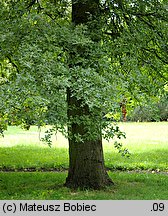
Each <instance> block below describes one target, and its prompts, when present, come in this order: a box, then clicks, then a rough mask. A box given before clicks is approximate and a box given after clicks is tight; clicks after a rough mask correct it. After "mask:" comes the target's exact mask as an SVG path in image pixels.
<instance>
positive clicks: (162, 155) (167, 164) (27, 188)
mask: <svg viewBox="0 0 168 216" xmlns="http://www.w3.org/2000/svg"><path fill="white" fill-rule="evenodd" d="M119 126H120V127H121V129H122V130H123V131H125V132H126V135H127V139H126V140H123V144H124V147H126V148H128V149H129V150H130V152H131V157H130V158H123V157H122V156H121V155H119V154H118V153H117V151H116V150H115V149H114V146H113V141H110V142H109V143H107V142H106V141H104V142H103V147H104V155H105V164H106V167H108V168H109V169H112V170H114V171H113V172H109V175H110V176H111V177H112V179H113V181H114V182H115V186H113V187H110V188H107V189H105V190H102V191H88V190H87V191H72V190H69V189H67V188H64V187H63V183H64V182H65V178H66V176H67V172H65V171H64V172H39V171H40V170H42V169H44V168H45V169H50V170H52V169H59V170H64V169H67V168H68V142H67V140H66V139H65V138H64V137H62V135H61V134H57V135H56V136H54V137H53V145H52V147H51V148H49V147H48V146H47V145H45V144H44V143H42V142H40V141H39V133H38V129H37V127H34V126H33V127H31V129H30V131H24V130H21V129H20V128H18V127H9V129H8V131H6V132H5V137H4V138H0V170H1V172H0V199H112V200H113V199H167V198H168V195H167V194H168V187H167V185H168V122H161V123H119ZM44 130H45V129H44V128H43V129H42V132H41V136H43V134H44ZM28 169H33V170H35V171H36V172H3V171H4V170H11V171H19V170H25V171H26V170H28ZM123 170H125V172H121V171H123ZM131 170H134V171H135V170H136V172H132V171H131ZM138 170H139V171H141V172H137V171H138ZM119 171H120V172H119ZM142 171H143V172H144V173H143V172H142Z"/></svg>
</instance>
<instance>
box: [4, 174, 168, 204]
mask: <svg viewBox="0 0 168 216" xmlns="http://www.w3.org/2000/svg"><path fill="white" fill-rule="evenodd" d="M109 175H110V177H111V178H112V179H113V181H114V183H115V185H114V186H111V187H107V188H105V189H104V190H100V191H98V190H97V191H96V190H84V191H80V190H70V189H68V188H66V187H64V186H63V184H64V182H65V179H66V176H67V172H60V173H57V172H47V173H44V172H33V173H28V172H26V173H25V172H9V173H4V172H0V180H1V181H0V191H1V193H0V199H1V200H12V199H15V200H26V199H27V200H34V199H36V200H46V199H48V200H92V199H93V200H120V199H124V200H131V199H137V200H139V199H141V200H143V199H144V200H146V199H149V200H152V199H153V200H154V199H162V200H164V199H167V194H168V189H167V185H168V177H167V176H166V175H162V174H160V175H157V174H149V173H143V174H142V173H129V172H109Z"/></svg>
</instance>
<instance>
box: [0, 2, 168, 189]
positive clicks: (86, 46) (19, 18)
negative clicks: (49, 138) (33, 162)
mask: <svg viewBox="0 0 168 216" xmlns="http://www.w3.org/2000/svg"><path fill="white" fill-rule="evenodd" d="M0 7H1V8H2V9H1V11H0V22H1V23H0V62H1V82H0V87H1V88H0V95H1V101H0V110H1V119H3V120H4V119H5V122H7V121H9V122H14V123H15V124H17V125H18V124H21V123H27V117H29V118H30V119H29V120H33V121H34V123H35V124H37V125H42V124H44V123H50V124H53V125H54V129H56V130H59V131H61V132H62V133H63V134H64V135H66V136H67V137H68V139H69V155H70V168H69V173H68V177H67V180H66V186H68V187H81V188H85V187H87V188H101V187H103V186H106V185H110V184H113V183H112V180H111V179H110V178H109V177H108V175H107V172H106V170H105V166H104V158H103V150H102V138H103V137H104V138H106V139H109V138H113V137H114V136H115V135H116V136H117V137H119V138H121V136H122V133H121V132H120V131H119V129H118V127H117V126H115V125H114V124H111V123H109V122H107V121H104V120H103V118H102V117H103V115H105V114H106V113H108V112H110V111H111V112H112V113H114V112H115V111H116V110H117V109H120V102H121V101H122V98H123V96H124V97H126V98H131V99H132V100H136V101H141V100H144V99H145V98H148V97H151V96H154V95H156V94H158V93H160V94H161V91H162V89H163V87H164V85H165V83H166V82H167V44H168V41H167V39H168V37H167V32H168V31H167V30H168V29H167V28H168V25H167V14H168V13H167V5H166V2H165V1H158V0H150V1H147V2H146V1H140V0H137V1H129V0H127V1H126V0H125V1H120V0H114V1H111V0H106V1H98V0H92V1H89V0H83V1H82V0H76V1H72V4H71V2H70V1H67V0H58V1H53V0H50V1H45V0H41V1H29V2H27V1H26V2H25V1H14V0H9V1H4V0H2V1H1V2H0ZM13 118H14V121H13V120H12V119H13ZM3 122H4V121H3ZM65 126H67V128H68V129H67V130H66V127H65ZM3 129H4V128H3ZM3 129H2V130H3Z"/></svg>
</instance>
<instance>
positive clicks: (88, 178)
mask: <svg viewBox="0 0 168 216" xmlns="http://www.w3.org/2000/svg"><path fill="white" fill-rule="evenodd" d="M72 3H73V4H72V21H73V23H74V24H75V25H78V24H81V23H85V24H86V23H87V21H88V20H89V21H90V17H91V15H92V17H93V16H94V15H95V14H96V13H97V12H98V0H90V1H89V0H85V1H81V0H80V1H76V0H75V1H74V2H72ZM88 16H89V17H88ZM67 104H68V112H67V116H68V120H69V123H70V124H69V125H68V133H69V171H68V177H67V179H66V183H65V186H67V187H70V188H93V189H100V188H103V187H105V186H108V185H112V184H113V182H112V180H111V179H110V178H109V176H108V174H107V172H106V169H105V165H104V156H103V147H102V136H101V123H100V121H101V120H100V119H99V120H100V121H99V120H97V118H99V116H100V118H101V115H99V116H96V114H95V113H94V112H91V111H90V110H89V107H88V105H87V104H85V103H84V101H83V100H82V99H77V98H76V97H75V96H73V94H72V91H71V89H70V88H68V89H67ZM76 119H78V121H76ZM85 119H90V120H92V121H94V122H93V125H94V126H93V125H91V126H88V125H87V123H86V121H85ZM90 131H91V133H92V134H97V135H96V136H95V139H93V138H91V137H89V136H87V134H89V133H88V132H90ZM77 136H79V137H81V140H78V139H77V138H76V137H77Z"/></svg>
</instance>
